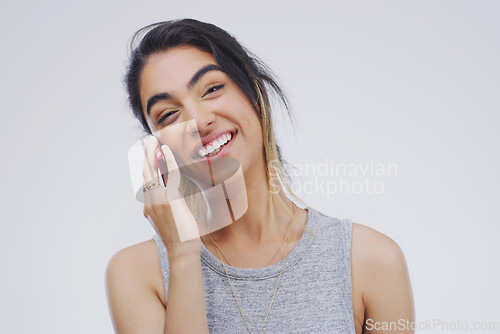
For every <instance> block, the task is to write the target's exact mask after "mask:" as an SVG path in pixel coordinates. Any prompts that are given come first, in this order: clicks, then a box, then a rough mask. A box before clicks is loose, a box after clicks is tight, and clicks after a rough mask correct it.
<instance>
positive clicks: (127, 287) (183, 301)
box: [106, 240, 208, 334]
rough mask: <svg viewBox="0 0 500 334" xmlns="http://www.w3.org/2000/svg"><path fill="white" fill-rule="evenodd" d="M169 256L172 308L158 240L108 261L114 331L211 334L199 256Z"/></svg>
mask: <svg viewBox="0 0 500 334" xmlns="http://www.w3.org/2000/svg"><path fill="white" fill-rule="evenodd" d="M169 258H170V275H169V288H168V291H169V292H168V305H169V306H168V307H166V306H165V305H164V303H166V301H165V299H164V298H162V296H164V294H165V291H164V288H163V276H162V272H161V267H160V260H159V256H158V251H157V248H156V244H155V242H154V241H152V240H150V241H147V242H144V243H141V244H138V245H135V246H132V247H128V248H125V249H123V250H121V251H119V252H118V253H116V254H115V255H114V256H113V258H112V259H111V260H110V262H109V264H108V268H107V273H106V286H107V293H108V302H109V308H110V311H111V317H112V319H113V324H114V327H115V331H116V333H119V334H129V333H134V334H136V333H137V334H139V333H140V334H149V333H151V334H153V333H154V334H160V333H208V325H207V317H206V310H205V297H204V291H203V280H202V274H201V261H200V257H199V256H198V257H197V258H196V257H195V256H192V257H187V256H185V257H183V258H179V259H174V258H173V257H170V256H169ZM162 299H163V301H162Z"/></svg>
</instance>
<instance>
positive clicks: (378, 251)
mask: <svg viewBox="0 0 500 334" xmlns="http://www.w3.org/2000/svg"><path fill="white" fill-rule="evenodd" d="M351 252H352V258H351V262H352V283H353V291H354V289H356V292H357V294H358V296H360V297H362V300H363V303H364V304H365V305H364V308H365V309H366V308H370V306H372V307H374V306H379V307H380V305H381V304H385V303H388V302H389V301H392V302H394V305H398V304H399V305H403V304H404V305H410V302H411V299H412V296H411V286H410V280H409V275H408V268H407V264H406V260H405V256H404V254H403V251H402V250H401V248H400V247H399V245H398V244H397V243H396V242H395V241H394V240H392V239H391V238H389V237H388V236H386V235H384V234H383V233H380V232H378V231H376V230H374V229H372V228H370V227H367V226H364V225H361V224H356V223H353V224H352V249H351ZM402 298H404V300H402Z"/></svg>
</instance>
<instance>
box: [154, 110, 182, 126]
mask: <svg viewBox="0 0 500 334" xmlns="http://www.w3.org/2000/svg"><path fill="white" fill-rule="evenodd" d="M177 111H178V110H173V111H169V112H167V113H166V114H164V115H163V116H161V117H160V118H159V119H158V120H157V121H156V123H158V124H161V123H163V121H164V120H166V119H167V118H168V117H170V116H171V115H173V114H175V113H176V112H177Z"/></svg>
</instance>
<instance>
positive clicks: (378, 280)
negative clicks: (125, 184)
mask: <svg viewBox="0 0 500 334" xmlns="http://www.w3.org/2000/svg"><path fill="white" fill-rule="evenodd" d="M137 36H139V37H141V41H140V43H139V45H138V46H137V47H136V48H135V50H134V51H133V53H132V55H131V61H130V66H129V69H128V73H127V77H126V81H127V88H128V93H129V99H130V103H131V106H132V109H133V111H134V114H135V116H136V117H137V118H138V119H139V120H140V121H141V123H142V125H143V127H144V129H145V131H146V132H147V133H149V134H151V133H156V132H158V131H163V129H174V128H175V127H176V126H177V125H179V124H193V123H194V124H195V125H196V126H195V131H188V132H186V133H189V134H196V135H198V136H199V138H200V140H201V142H202V144H203V148H201V150H199V151H198V154H199V155H200V157H201V158H204V159H205V160H210V158H213V157H219V156H224V157H225V158H228V159H233V160H234V161H238V162H239V170H241V172H242V175H243V176H244V177H243V179H244V185H245V201H246V202H245V203H246V204H247V207H245V210H243V211H244V212H243V213H242V214H241V215H236V214H233V215H232V216H231V217H232V221H231V222H230V224H223V225H224V227H222V228H213V229H210V230H207V231H205V232H206V233H205V232H203V233H201V232H200V233H199V235H200V236H199V237H196V236H195V237H193V236H190V237H188V238H184V240H181V239H182V237H179V236H180V231H179V230H180V229H182V228H184V227H186V229H187V230H191V231H192V230H193V227H196V225H195V223H198V225H197V227H200V226H202V225H200V224H199V221H196V220H195V217H193V215H192V214H191V211H189V210H188V209H187V206H186V205H185V201H184V200H183V199H182V196H186V194H185V192H186V189H189V187H188V186H185V185H184V186H182V184H184V183H186V182H189V181H186V182H184V181H179V178H178V177H176V176H178V175H179V174H178V173H177V174H176V173H175V170H176V167H177V165H176V164H179V163H181V164H183V165H184V164H186V166H187V165H188V164H187V162H186V161H181V160H182V152H180V151H179V150H178V147H176V146H175V145H173V146H172V145H168V144H169V143H163V144H167V145H163V146H161V147H162V150H159V149H158V146H159V145H160V144H158V143H156V144H155V140H154V139H151V138H152V136H151V137H150V139H149V142H148V145H149V146H148V148H147V152H148V155H149V156H148V158H149V159H151V161H154V157H153V156H152V155H153V154H155V153H158V152H160V153H158V154H160V156H161V155H162V154H163V155H164V156H165V158H166V162H167V165H168V170H169V176H168V180H167V188H168V189H167V188H165V187H163V186H160V187H158V186H156V187H152V188H151V189H149V188H148V189H144V194H145V196H146V197H145V207H144V214H145V216H146V217H147V218H148V219H149V220H150V222H151V223H152V224H153V227H154V228H155V230H156V231H157V234H158V236H155V237H154V238H153V240H148V241H145V242H143V243H140V244H137V245H134V246H132V247H129V248H126V249H123V250H121V251H119V252H118V253H117V254H116V255H115V256H114V257H113V258H112V259H111V261H110V263H109V265H108V269H107V291H108V299H109V306H110V310H111V315H112V319H113V323H114V326H115V330H116V332H117V333H209V332H211V333H244V332H249V333H260V332H262V333H354V332H356V333H362V332H377V333H383V332H384V331H383V330H381V329H389V330H388V331H386V332H387V333H389V332H390V333H403V332H404V333H411V332H412V331H411V330H409V329H408V328H409V327H410V326H407V325H406V326H405V325H404V324H411V323H412V322H413V318H414V315H413V313H414V310H413V297H412V292H411V286H410V281H409V277H408V271H407V268H406V263H405V259H404V256H403V254H402V252H401V250H400V248H399V247H398V245H397V244H396V243H395V242H394V241H392V240H391V239H390V238H388V237H386V236H384V235H383V234H381V233H379V232H376V231H374V230H372V229H370V228H368V227H365V226H363V225H359V224H355V223H351V222H350V221H349V220H338V219H336V218H333V217H327V216H325V215H323V214H321V213H320V212H318V211H316V210H314V209H312V208H307V210H306V209H302V208H300V207H298V206H296V205H295V204H294V202H292V201H291V200H290V199H289V198H288V197H287V196H285V195H284V191H283V189H282V186H281V184H283V185H285V187H286V181H285V178H284V176H283V175H284V174H283V171H282V163H283V162H282V159H281V156H280V153H279V149H278V147H277V145H276V142H275V139H274V133H273V129H272V121H271V110H270V105H269V98H268V93H269V92H268V91H267V89H272V90H273V91H274V92H275V93H277V95H278V96H279V97H281V98H282V99H283V102H285V104H286V98H285V97H284V95H283V94H282V91H281V90H280V88H279V86H278V85H277V84H276V83H275V81H274V79H273V77H272V76H271V75H270V73H269V71H268V70H266V67H265V66H264V65H263V64H262V63H261V62H259V61H258V60H256V58H255V57H254V56H252V55H251V54H250V53H249V52H248V51H247V50H245V49H244V48H243V47H242V46H241V45H240V44H239V43H238V42H237V41H236V40H235V39H234V38H233V37H231V36H230V35H229V34H228V33H227V32H225V31H224V30H222V29H220V28H218V27H216V26H214V25H211V24H207V23H203V22H199V21H196V20H190V19H185V20H177V21H169V22H163V23H158V24H154V25H151V26H148V27H145V28H143V29H142V30H140V31H139V32H138V34H136V37H137ZM190 122H191V123H190ZM220 136H224V137H223V139H224V142H225V144H224V143H222V144H221V143H219V144H220V145H223V146H224V148H215V146H214V145H211V146H210V147H209V145H207V143H208V142H209V141H210V143H212V140H213V139H214V138H216V137H217V138H219V137H220ZM170 138H172V136H170ZM186 159H187V158H186ZM275 162H279V163H275ZM179 167H180V166H179ZM181 171H182V169H181ZM146 174H147V171H146V169H145V179H146ZM155 177H158V175H151V172H150V175H149V179H150V180H151V179H153V178H155ZM277 179H279V180H281V181H282V182H281V183H280V182H276V180H277ZM201 183H202V182H199V184H201ZM216 183H217V182H215V183H214V182H212V186H214V185H215V184H216ZM199 184H198V185H199ZM179 188H182V189H183V191H184V193H183V192H182V191H180V190H179ZM191 188H193V184H191ZM201 188H202V189H201V191H202V192H201V193H202V194H203V195H204V197H205V200H206V201H207V204H208V207H210V206H211V204H210V196H206V195H207V194H206V193H207V191H206V190H207V189H209V188H210V186H207V187H206V188H205V189H204V188H203V187H201ZM191 194H192V193H191ZM226 195H227V192H226ZM174 198H175V199H176V200H177V202H176V201H174ZM164 199H165V200H164ZM169 199H170V200H171V201H169ZM225 199H226V197H224V202H225ZM227 199H228V200H227V203H228V205H230V201H231V199H230V198H229V197H227ZM174 202H175V203H181V204H179V205H177V204H174ZM218 203H219V204H220V202H218ZM209 211H210V210H208V211H206V212H209ZM179 212H181V213H182V218H179ZM193 212H194V211H193ZM207 216H208V213H205V214H202V215H201V217H202V218H203V219H202V221H204V222H206V218H207ZM212 221H217V219H213V220H212ZM195 230H196V228H195ZM209 232H211V233H209ZM384 324H386V327H382V326H383V325H384ZM396 324H397V325H398V326H397V328H395V325H396ZM389 325H390V326H391V327H390V328H389Z"/></svg>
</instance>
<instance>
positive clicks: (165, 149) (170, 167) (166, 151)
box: [161, 145, 179, 172]
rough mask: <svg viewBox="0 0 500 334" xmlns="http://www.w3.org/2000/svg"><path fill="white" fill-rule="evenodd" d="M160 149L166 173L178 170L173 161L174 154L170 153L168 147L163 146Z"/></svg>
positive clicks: (175, 162)
mask: <svg viewBox="0 0 500 334" xmlns="http://www.w3.org/2000/svg"><path fill="white" fill-rule="evenodd" d="M161 149H162V151H163V156H164V157H165V161H166V162H167V168H168V171H169V172H173V171H175V170H177V169H179V166H178V165H177V161H175V157H174V154H173V153H172V150H171V149H170V147H168V146H167V145H163V146H162V147H161Z"/></svg>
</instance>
